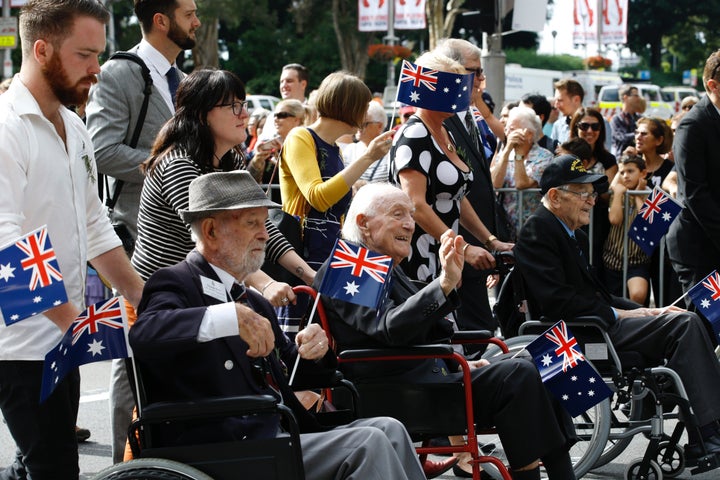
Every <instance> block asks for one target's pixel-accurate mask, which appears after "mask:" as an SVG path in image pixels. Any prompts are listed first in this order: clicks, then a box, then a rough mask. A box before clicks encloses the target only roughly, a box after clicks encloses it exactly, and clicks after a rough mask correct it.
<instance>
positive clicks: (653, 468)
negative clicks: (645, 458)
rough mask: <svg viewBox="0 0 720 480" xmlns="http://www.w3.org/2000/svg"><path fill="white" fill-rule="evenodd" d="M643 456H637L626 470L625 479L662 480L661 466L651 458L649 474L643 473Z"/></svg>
mask: <svg viewBox="0 0 720 480" xmlns="http://www.w3.org/2000/svg"><path fill="white" fill-rule="evenodd" d="M641 467H642V458H636V459H635V460H633V461H632V463H630V465H628V467H627V469H626V470H625V480H662V478H663V474H662V470H661V469H660V466H659V465H658V464H657V463H655V462H654V461H653V460H650V464H649V465H648V472H647V474H644V475H643V474H641V473H640V470H641Z"/></svg>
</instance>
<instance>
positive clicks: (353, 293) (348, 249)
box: [320, 239, 392, 308]
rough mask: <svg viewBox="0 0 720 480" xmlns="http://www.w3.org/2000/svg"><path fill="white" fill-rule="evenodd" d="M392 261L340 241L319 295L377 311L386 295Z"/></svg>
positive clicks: (333, 253) (337, 243)
mask: <svg viewBox="0 0 720 480" xmlns="http://www.w3.org/2000/svg"><path fill="white" fill-rule="evenodd" d="M391 267H392V258H390V257H389V256H388V255H380V254H379V253H375V252H373V251H371V250H368V249H367V248H365V247H361V246H359V245H354V244H352V243H350V242H347V241H345V240H340V239H338V240H337V241H336V242H335V248H334V249H333V252H332V257H331V259H330V264H329V265H328V269H327V271H326V272H325V277H323V280H322V283H321V284H320V293H322V294H323V295H327V296H328V297H331V298H337V299H339V300H344V301H346V302H350V303H355V304H357V305H364V306H366V307H370V308H377V307H378V305H379V304H380V300H381V299H382V298H383V295H384V293H385V287H386V285H387V282H386V280H387V276H388V274H389V273H390V268H391Z"/></svg>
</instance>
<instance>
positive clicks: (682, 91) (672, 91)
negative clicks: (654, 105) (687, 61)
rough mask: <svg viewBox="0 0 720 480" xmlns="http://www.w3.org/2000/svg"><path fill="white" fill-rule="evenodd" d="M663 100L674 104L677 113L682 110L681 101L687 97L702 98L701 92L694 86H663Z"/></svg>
mask: <svg viewBox="0 0 720 480" xmlns="http://www.w3.org/2000/svg"><path fill="white" fill-rule="evenodd" d="M662 96H663V100H665V101H666V102H668V103H669V104H670V105H672V106H673V108H674V110H675V113H679V112H680V102H682V99H683V98H685V97H690V96H693V97H697V98H700V93H698V91H697V90H696V89H694V88H693V87H688V86H682V87H663V89H662Z"/></svg>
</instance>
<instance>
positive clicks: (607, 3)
mask: <svg viewBox="0 0 720 480" xmlns="http://www.w3.org/2000/svg"><path fill="white" fill-rule="evenodd" d="M598 3H599V4H600V11H598ZM627 13H628V0H602V1H601V2H598V1H597V0H574V5H573V23H574V27H575V28H574V30H573V43H576V44H580V45H584V44H587V43H596V42H597V34H598V22H601V25H600V27H601V29H600V41H601V43H602V44H605V45H606V44H610V43H626V42H627Z"/></svg>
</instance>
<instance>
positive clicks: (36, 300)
mask: <svg viewBox="0 0 720 480" xmlns="http://www.w3.org/2000/svg"><path fill="white" fill-rule="evenodd" d="M40 302H42V297H41V296H40V295H38V296H36V297H33V303H40ZM33 315H34V314H33Z"/></svg>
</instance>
